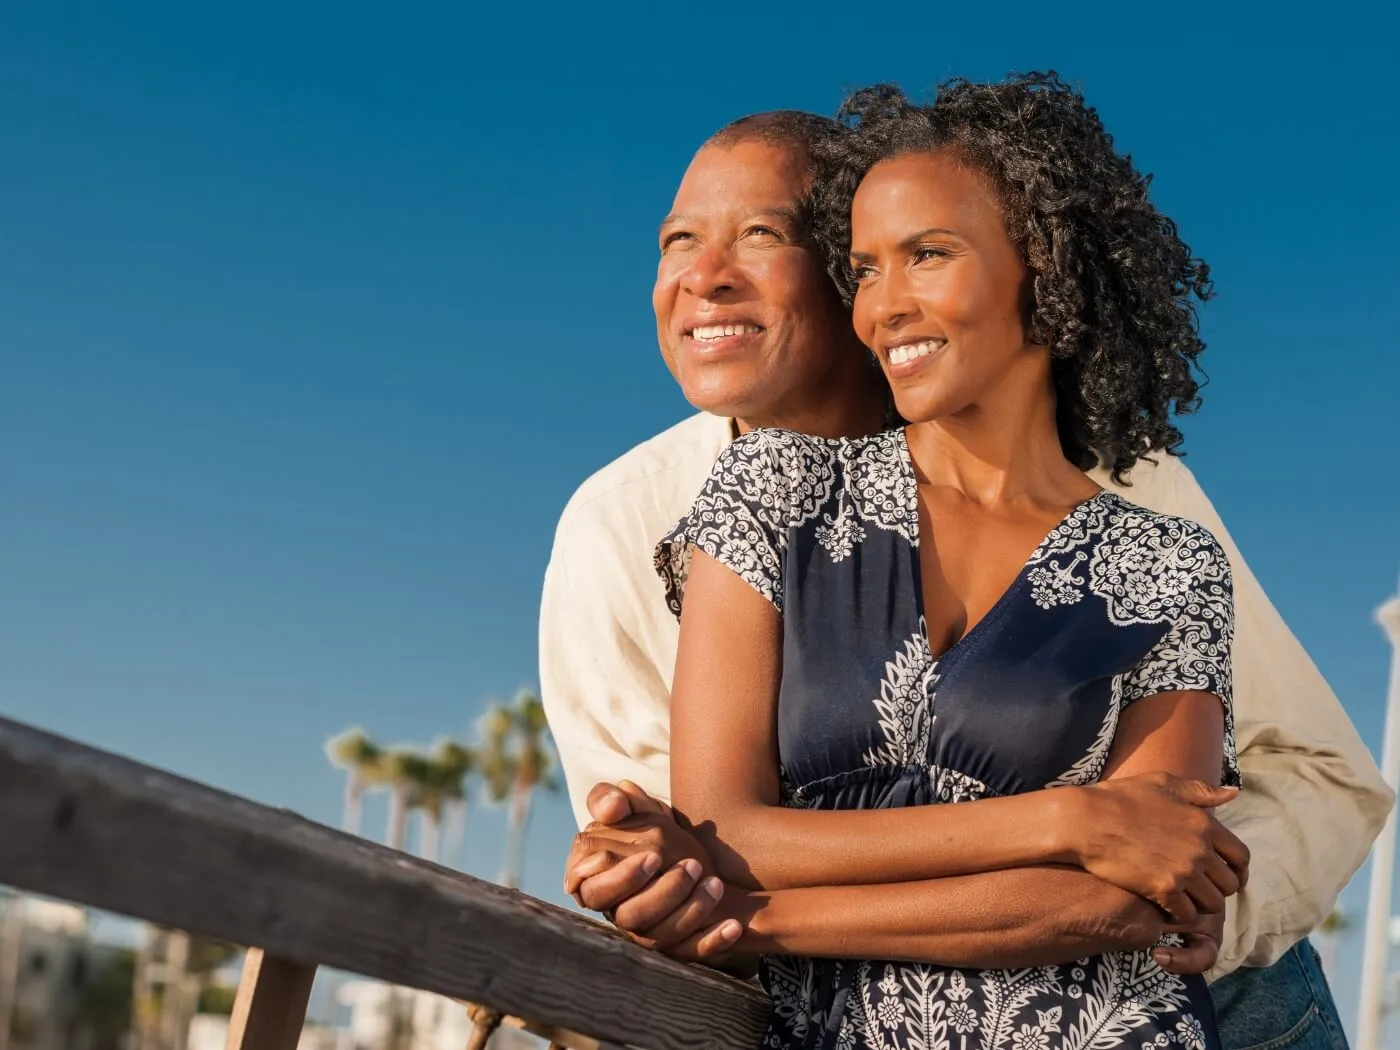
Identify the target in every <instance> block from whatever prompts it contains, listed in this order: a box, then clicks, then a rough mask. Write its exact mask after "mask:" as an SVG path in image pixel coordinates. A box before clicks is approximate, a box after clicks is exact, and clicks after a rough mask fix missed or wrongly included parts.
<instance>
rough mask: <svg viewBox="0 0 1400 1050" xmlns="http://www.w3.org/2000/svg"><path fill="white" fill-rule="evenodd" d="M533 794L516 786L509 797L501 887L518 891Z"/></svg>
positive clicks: (523, 864)
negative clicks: (508, 815)
mask: <svg viewBox="0 0 1400 1050" xmlns="http://www.w3.org/2000/svg"><path fill="white" fill-rule="evenodd" d="M533 794H534V792H533V791H532V790H531V789H530V788H529V787H528V786H518V787H517V788H516V789H515V791H514V792H512V793H511V797H510V817H509V819H508V821H507V824H506V858H505V868H504V870H502V872H501V885H502V886H505V887H507V888H509V889H512V890H513V889H518V888H519V886H520V879H521V876H522V875H523V873H524V872H523V869H524V867H525V829H526V827H527V826H528V825H529V823H530V801H531V796H532V795H533Z"/></svg>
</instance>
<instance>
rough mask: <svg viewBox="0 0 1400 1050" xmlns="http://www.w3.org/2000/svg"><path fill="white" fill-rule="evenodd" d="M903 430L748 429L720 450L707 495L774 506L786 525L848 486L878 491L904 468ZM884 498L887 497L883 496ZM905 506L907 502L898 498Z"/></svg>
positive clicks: (806, 516) (797, 521)
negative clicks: (819, 432)
mask: <svg viewBox="0 0 1400 1050" xmlns="http://www.w3.org/2000/svg"><path fill="white" fill-rule="evenodd" d="M902 441H903V435H902V432H901V431H897V430H888V431H883V432H881V433H878V434H872V435H870V436H869V437H859V438H824V437H815V436H813V435H811V434H801V433H798V432H796V431H793V430H780V429H777V428H764V429H760V430H753V431H750V432H749V433H747V434H744V435H743V436H742V437H740V438H739V439H738V440H736V441H735V442H733V443H732V444H731V445H730V446H729V447H728V448H727V449H725V450H724V452H723V453H722V454H721V455H720V457H719V460H718V461H717V462H716V464H715V471H714V474H713V475H712V476H711V478H710V483H709V485H708V486H707V488H706V493H705V494H703V495H702V501H703V500H705V499H706V498H707V497H710V498H719V499H722V500H729V499H733V498H736V497H737V498H738V499H740V500H742V501H743V502H744V503H746V504H749V505H754V504H759V505H762V506H764V507H765V508H767V509H769V510H770V512H771V513H772V514H773V515H774V516H775V518H779V519H781V520H782V521H783V522H784V524H786V525H789V526H791V525H797V524H800V523H802V522H805V521H808V520H809V519H811V518H813V517H814V515H816V514H817V512H818V511H819V510H820V509H821V508H822V507H824V506H825V505H826V504H827V503H828V502H829V501H830V500H832V499H834V498H836V497H837V495H838V494H839V493H841V492H844V491H852V492H855V493H864V492H865V491H866V490H871V492H872V494H873V495H874V496H876V497H878V496H879V495H880V494H881V492H882V491H883V490H885V489H890V488H892V487H893V485H892V483H891V481H890V480H889V478H891V477H893V478H895V479H896V480H897V479H898V478H899V477H900V476H902V474H903V473H904V472H903V471H901V470H900V467H899V465H900V463H901V462H902V460H901V456H902V452H901V449H902ZM883 502H887V500H886V501H883ZM896 502H897V503H898V504H899V505H900V506H901V507H902V506H903V504H904V502H907V501H903V500H900V501H896Z"/></svg>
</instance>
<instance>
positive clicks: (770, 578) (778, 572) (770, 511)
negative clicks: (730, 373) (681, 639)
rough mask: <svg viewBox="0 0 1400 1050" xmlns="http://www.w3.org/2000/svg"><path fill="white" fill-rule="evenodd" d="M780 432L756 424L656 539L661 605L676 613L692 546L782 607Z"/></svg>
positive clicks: (786, 498)
mask: <svg viewBox="0 0 1400 1050" xmlns="http://www.w3.org/2000/svg"><path fill="white" fill-rule="evenodd" d="M785 437H786V435H783V434H781V433H779V432H773V431H763V430H756V431H754V432H752V433H750V434H746V435H744V436H743V437H741V438H740V439H739V440H738V441H736V442H734V443H733V444H732V445H730V446H729V447H728V448H727V449H725V451H724V453H723V454H722V455H721V456H720V457H719V459H718V460H717V461H716V462H715V468H714V470H713V471H712V472H711V473H710V478H709V480H708V481H706V482H705V487H704V488H703V489H702V490H701V492H700V495H699V497H698V498H697V499H696V500H695V503H694V504H693V505H692V506H691V508H690V511H689V512H688V513H687V514H686V516H685V517H684V518H682V519H681V520H680V521H679V522H678V523H677V524H676V527H675V528H674V529H672V530H671V532H670V533H668V534H667V535H666V537H665V538H664V539H662V540H661V542H660V543H658V544H657V545H656V557H655V562H656V571H657V573H658V574H659V575H660V576H661V580H662V583H663V584H664V585H665V588H666V603H667V605H668V606H670V609H671V612H672V613H674V614H675V615H676V616H679V615H680V612H681V603H682V601H683V600H684V597H685V580H686V575H687V573H688V571H689V569H690V556H691V552H692V551H694V550H695V549H696V548H697V547H698V548H699V549H700V550H702V551H704V552H705V553H706V554H708V555H709V556H710V557H711V558H714V559H715V561H717V562H719V563H720V564H721V565H723V566H725V567H726V568H728V569H730V570H731V571H732V572H734V574H735V575H737V576H738V577H739V578H740V579H742V580H743V581H744V582H745V583H747V584H749V585H750V586H751V587H753V589H754V590H756V591H758V593H759V594H761V595H763V597H765V598H766V599H768V601H770V602H772V603H773V605H774V606H775V607H776V608H777V609H778V611H779V612H782V609H783V555H784V553H785V551H786V549H787V526H788V522H789V520H790V518H791V506H792V500H791V494H790V486H789V485H788V484H787V483H786V480H785V477H784V475H783V473H782V471H781V470H780V469H779V467H778V463H779V462H780V455H779V454H777V453H778V452H780V450H775V448H774V445H775V443H781V442H782V441H783V440H784V439H785Z"/></svg>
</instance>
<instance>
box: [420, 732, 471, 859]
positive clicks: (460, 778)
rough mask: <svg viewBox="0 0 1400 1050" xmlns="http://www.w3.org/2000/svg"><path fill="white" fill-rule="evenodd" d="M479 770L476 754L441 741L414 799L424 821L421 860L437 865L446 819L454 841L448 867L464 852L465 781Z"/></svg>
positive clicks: (450, 845)
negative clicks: (447, 817)
mask: <svg viewBox="0 0 1400 1050" xmlns="http://www.w3.org/2000/svg"><path fill="white" fill-rule="evenodd" d="M476 766H477V756H476V752H475V751H474V750H472V749H471V748H468V747H463V746H462V745H461V744H458V743H457V742H455V741H452V740H439V741H438V742H437V743H436V744H434V745H433V749H432V751H431V752H430V754H429V756H428V768H427V770H425V773H426V776H425V777H424V778H423V780H422V782H421V783H417V784H415V785H414V787H415V795H414V797H413V798H412V799H411V800H410V805H411V806H412V807H413V808H414V809H416V810H417V811H418V812H419V813H420V814H421V817H422V821H423V825H422V833H421V835H420V836H419V849H418V853H419V856H421V857H423V858H424V859H426V860H431V861H437V860H439V859H441V858H440V857H439V844H440V842H441V834H442V827H443V818H444V816H447V815H450V816H451V818H452V839H451V841H450V842H449V843H448V851H447V855H446V858H445V862H446V863H449V864H451V863H453V862H454V861H455V860H456V855H457V853H458V852H459V850H460V848H461V842H462V835H463V833H464V831H465V824H466V808H467V791H466V780H467V777H468V776H469V775H471V774H472V773H473V772H474V771H475V770H476Z"/></svg>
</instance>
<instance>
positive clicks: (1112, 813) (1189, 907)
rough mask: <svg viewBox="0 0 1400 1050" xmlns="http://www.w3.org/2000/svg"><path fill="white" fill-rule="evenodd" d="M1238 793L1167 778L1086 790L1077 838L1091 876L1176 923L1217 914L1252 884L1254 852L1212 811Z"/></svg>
mask: <svg viewBox="0 0 1400 1050" xmlns="http://www.w3.org/2000/svg"><path fill="white" fill-rule="evenodd" d="M1238 793H1239V792H1238V789H1236V788H1222V787H1211V786H1210V785H1209V784H1206V783H1205V782H1204V781H1200V780H1191V779H1185V778H1182V777H1177V776H1172V775H1171V774H1168V773H1144V774H1141V775H1138V776H1127V777H1120V778H1115V779H1110V780H1103V781H1100V782H1099V783H1097V784H1093V785H1090V786H1088V787H1085V788H1082V789H1080V791H1079V793H1078V796H1077V797H1078V801H1079V802H1080V803H1081V804H1082V805H1083V806H1084V809H1083V810H1082V812H1080V813H1079V814H1078V815H1076V816H1074V817H1073V818H1072V819H1073V820H1074V822H1075V825H1076V827H1075V829H1074V830H1073V831H1071V837H1072V838H1073V840H1074V841H1076V842H1077V843H1078V845H1077V847H1076V848H1075V850H1074V852H1075V856H1076V859H1077V862H1078V863H1079V865H1080V866H1081V867H1082V868H1084V870H1085V871H1087V872H1089V873H1090V874H1092V875H1096V876H1098V877H1099V878H1101V879H1103V880H1104V881H1105V882H1108V883H1111V884H1112V885H1114V886H1117V887H1119V888H1120V889H1124V890H1128V891H1130V892H1132V893H1136V894H1137V895H1138V896H1140V897H1144V898H1146V899H1147V900H1150V901H1151V902H1152V903H1153V904H1155V905H1157V907H1159V908H1161V909H1162V911H1164V912H1165V913H1166V914H1167V916H1168V917H1169V918H1170V919H1171V921H1172V922H1174V923H1190V922H1192V921H1194V920H1195V919H1196V918H1197V916H1198V915H1200V914H1202V913H1204V914H1216V913H1219V912H1220V911H1222V910H1223V909H1224V907H1225V898H1226V897H1228V896H1231V895H1232V894H1235V893H1238V892H1239V890H1240V889H1241V888H1242V887H1243V886H1244V884H1245V882H1246V881H1247V879H1248V877H1249V849H1248V847H1246V846H1245V844H1244V843H1243V842H1241V841H1240V840H1239V839H1238V838H1237V837H1236V836H1235V835H1234V834H1233V833H1231V832H1230V831H1229V830H1228V829H1227V828H1226V827H1225V826H1224V825H1223V824H1221V823H1220V821H1219V820H1217V819H1216V817H1215V814H1214V813H1212V812H1211V811H1212V810H1213V809H1214V808H1215V807H1216V806H1221V805H1224V804H1225V803H1226V802H1229V801H1230V800H1231V799H1233V798H1234V797H1235V796H1236V795H1237V794H1238Z"/></svg>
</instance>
